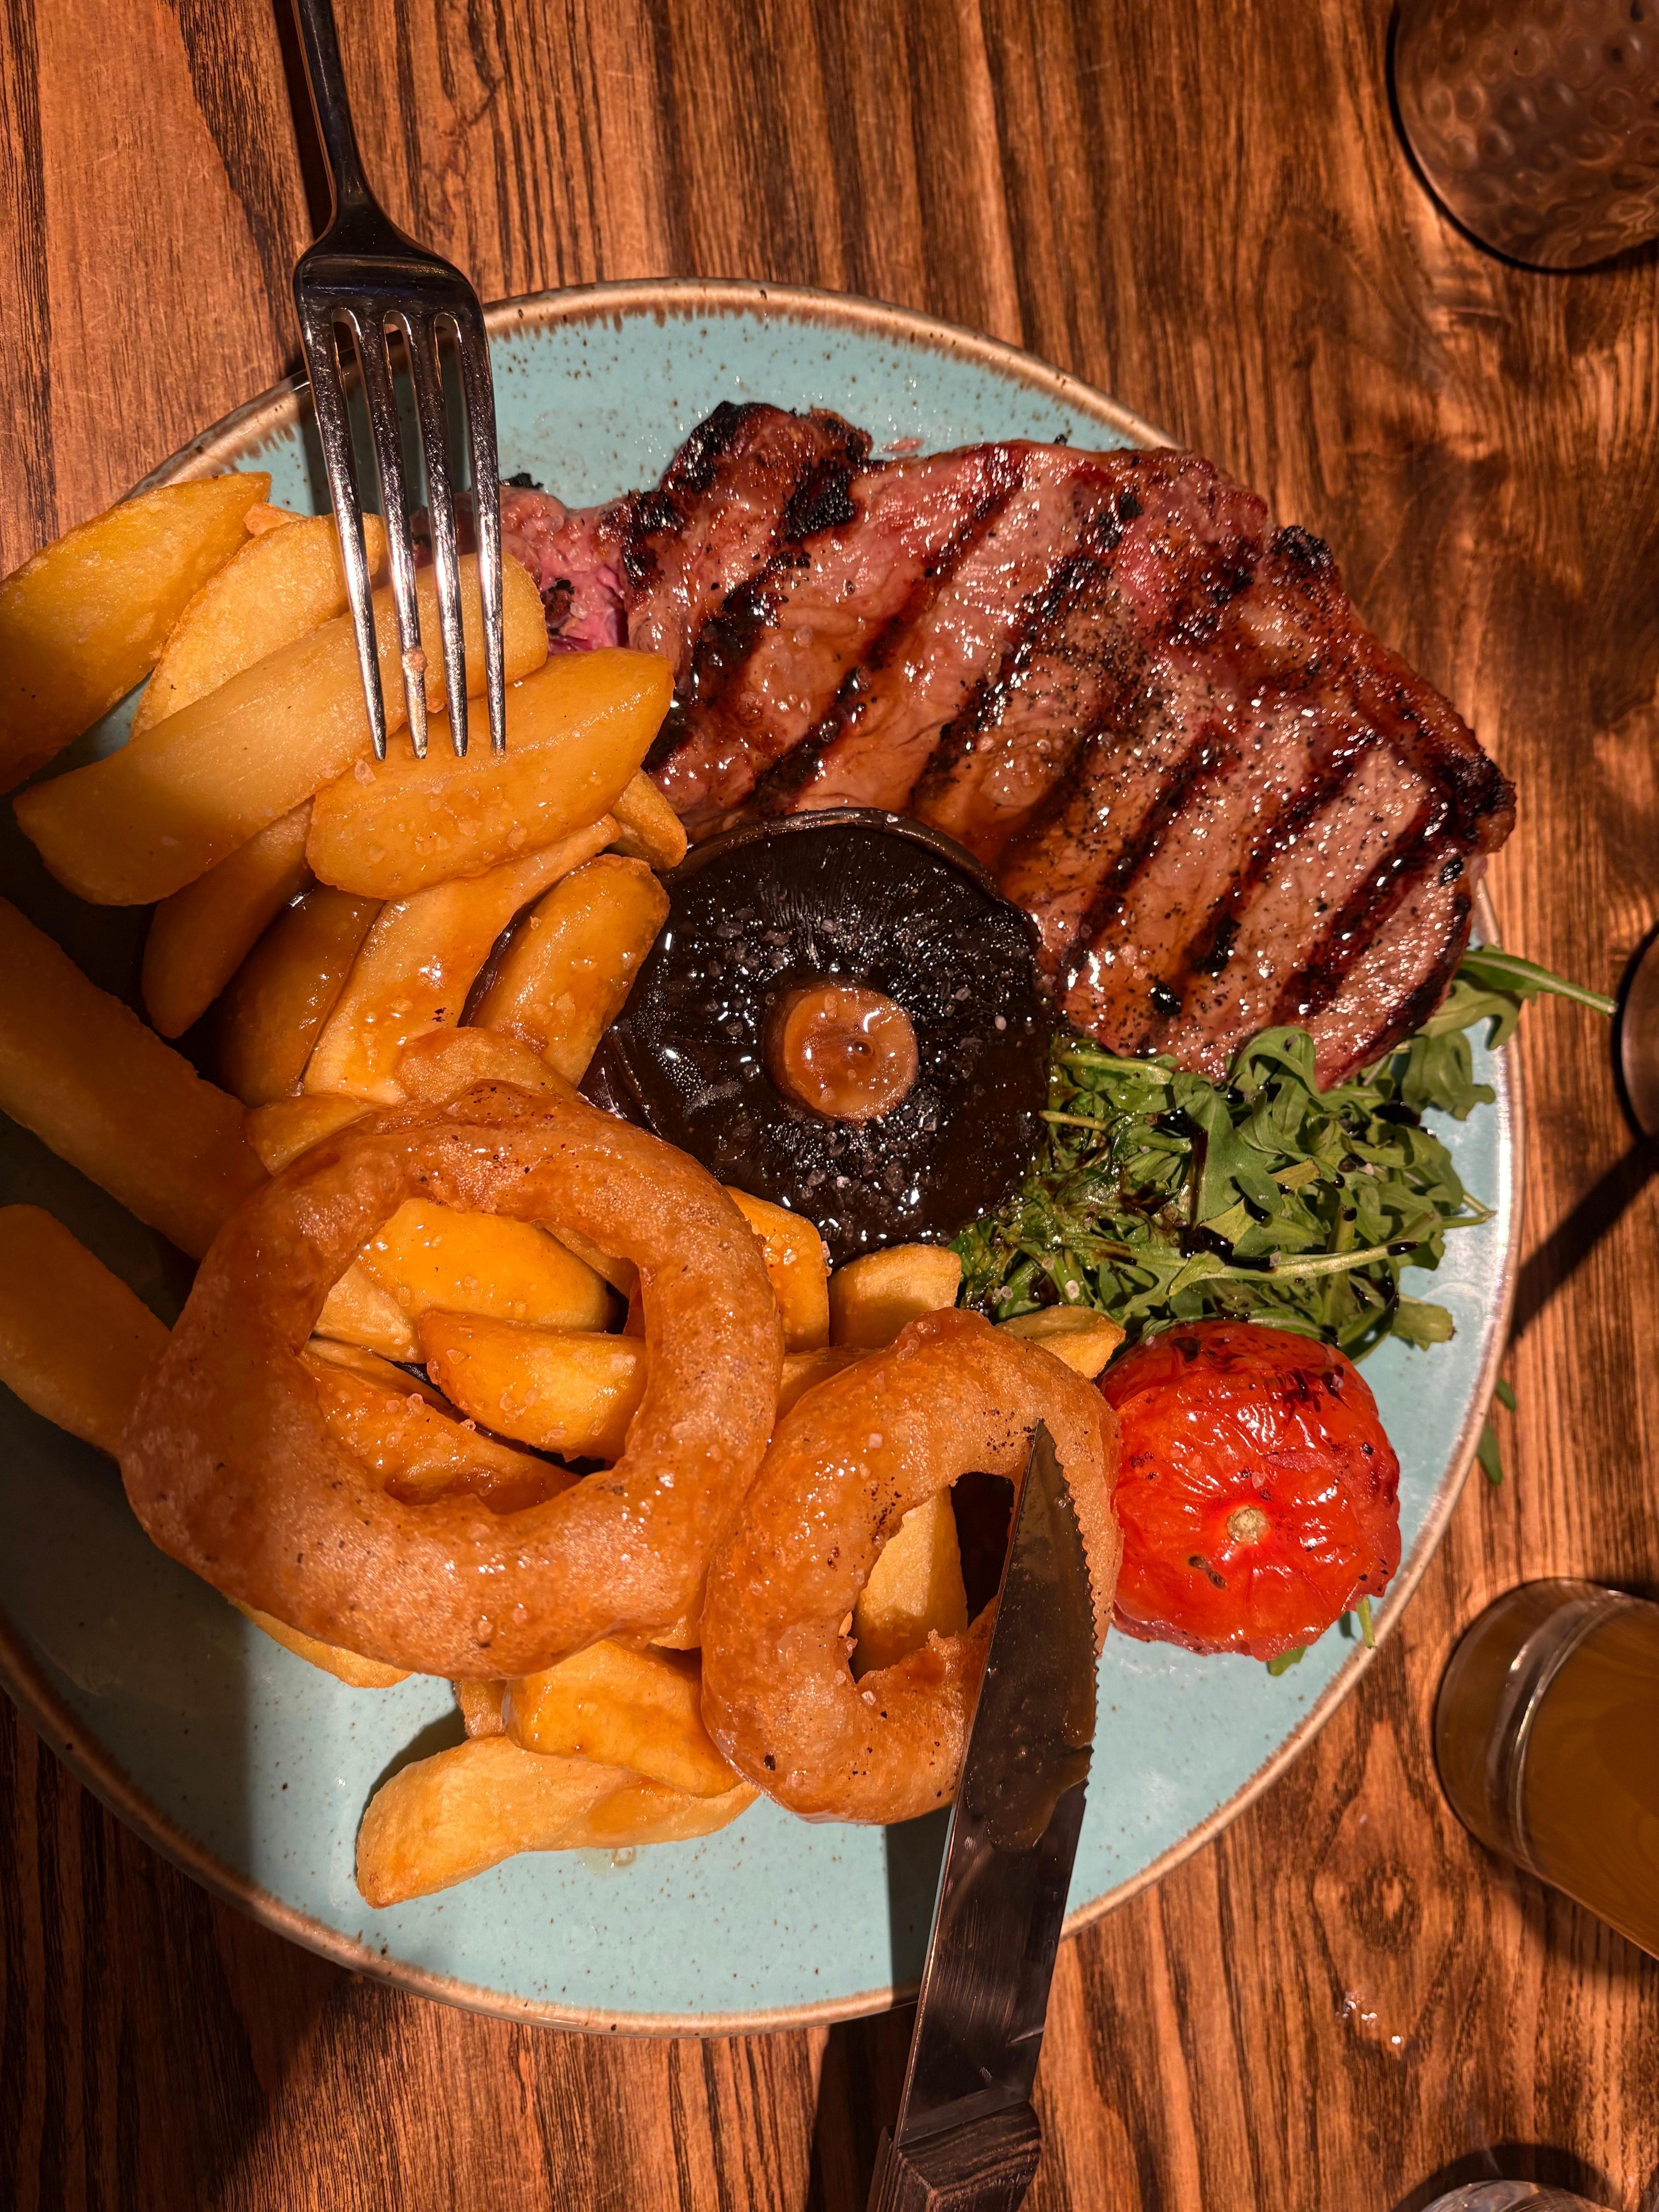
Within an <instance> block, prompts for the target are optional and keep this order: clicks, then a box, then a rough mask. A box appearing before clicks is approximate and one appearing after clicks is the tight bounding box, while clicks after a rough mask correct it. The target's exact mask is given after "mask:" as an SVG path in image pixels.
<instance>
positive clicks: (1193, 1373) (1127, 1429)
mask: <svg viewBox="0 0 1659 2212" xmlns="http://www.w3.org/2000/svg"><path fill="white" fill-rule="evenodd" d="M1100 1387H1101V1389H1102V1390H1103V1392H1104V1393H1105V1395H1106V1397H1107V1399H1108V1401H1109V1402H1110V1404H1111V1405H1112V1407H1114V1408H1115V1411H1116V1413H1117V1417H1118V1420H1119V1422H1120V1423H1121V1427H1122V1461H1121V1472H1120V1474H1119V1477H1118V1486H1117V1492H1116V1504H1117V1513H1118V1518H1119V1520H1120V1521H1121V1522H1122V1524H1123V1566H1122V1571H1121V1573H1120V1575H1119V1577H1118V1583H1117V1607H1116V1613H1115V1620H1116V1623H1117V1626H1119V1627H1121V1628H1123V1629H1126V1630H1127V1632H1128V1633H1129V1634H1130V1635H1131V1636H1139V1637H1144V1638H1148V1639H1152V1640H1156V1641H1158V1642H1162V1643H1167V1644H1185V1645H1186V1646H1187V1648H1188V1650H1191V1651H1243V1652H1247V1653H1249V1655H1250V1656H1251V1657H1253V1658H1256V1659H1276V1658H1278V1657H1279V1656H1280V1654H1281V1653H1283V1652H1285V1651H1291V1650H1295V1649H1296V1648H1297V1645H1299V1644H1311V1643H1312V1642H1313V1640H1314V1638H1316V1637H1317V1636H1322V1635H1323V1633H1324V1632H1325V1631H1326V1630H1327V1629H1328V1627H1329V1626H1331V1624H1332V1622H1333V1621H1334V1620H1337V1619H1338V1618H1339V1617H1340V1615H1341V1614H1342V1613H1346V1612H1347V1611H1348V1610H1349V1609H1350V1607H1353V1606H1355V1605H1357V1604H1358V1601H1359V1600H1360V1599H1361V1598H1362V1597H1370V1598H1376V1597H1378V1596H1380V1595H1382V1592H1383V1589H1384V1588H1385V1587H1386V1585H1387V1583H1388V1581H1389V1577H1390V1576H1391V1575H1392V1574H1393V1573H1394V1571H1395V1568H1396V1567H1397V1566H1398V1565H1400V1506H1399V1490H1400V1462H1399V1461H1398V1460H1397V1459H1396V1458H1395V1455H1394V1449H1393V1447H1392V1446H1391V1445H1390V1443H1389V1440H1388V1437H1386V1436H1385V1435H1384V1434H1383V1424H1382V1422H1381V1421H1380V1420H1379V1419H1377V1413H1376V1400H1375V1399H1374V1398H1373V1397H1372V1396H1371V1394H1370V1390H1369V1389H1367V1388H1366V1387H1365V1384H1364V1383H1363V1382H1362V1381H1361V1379H1360V1376H1359V1374H1358V1370H1357V1369H1356V1368H1355V1366H1354V1364H1353V1363H1352V1360H1350V1359H1347V1358H1345V1357H1344V1356H1343V1354H1342V1353H1341V1352H1337V1351H1334V1350H1333V1349H1332V1347H1331V1346H1328V1345H1324V1344H1316V1343H1315V1342H1314V1341H1313V1340H1311V1339H1310V1338H1309V1337H1305V1336H1292V1335H1291V1334H1290V1333H1289V1331H1288V1330H1285V1329H1282V1328H1262V1327H1261V1326H1260V1325H1259V1324H1257V1323H1255V1322H1232V1321H1205V1322H1188V1323H1182V1325H1181V1326H1179V1327H1177V1328H1171V1329H1166V1330H1164V1332H1163V1334H1160V1335H1158V1336H1154V1337H1149V1338H1148V1339H1147V1340H1146V1342H1145V1343H1144V1344H1139V1345H1137V1346H1135V1347H1134V1349H1133V1351H1132V1352H1125V1353H1124V1354H1123V1356H1122V1358H1120V1359H1117V1360H1115V1361H1114V1363H1113V1364H1112V1365H1111V1366H1109V1368H1108V1369H1107V1370H1106V1372H1105V1373H1104V1374H1103V1376H1101V1378H1100Z"/></svg>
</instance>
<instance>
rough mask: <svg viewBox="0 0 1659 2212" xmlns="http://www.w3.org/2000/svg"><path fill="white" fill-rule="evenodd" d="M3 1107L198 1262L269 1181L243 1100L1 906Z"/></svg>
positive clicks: (13, 910) (30, 925)
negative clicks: (208, 1079) (248, 1133)
mask: <svg viewBox="0 0 1659 2212" xmlns="http://www.w3.org/2000/svg"><path fill="white" fill-rule="evenodd" d="M239 526H240V517H239ZM0 1110H3V1111H4V1112H5V1113H8V1114H9V1115H11V1117H12V1119H13V1121H21V1123H22V1124H23V1126H24V1127H25V1128H27V1129H33V1132H34V1133H35V1135H36V1136H37V1137H39V1138H40V1139H41V1140H42V1142H43V1143H45V1144H47V1145H50V1146H51V1147H52V1151H53V1152H56V1153H57V1154H58V1158H60V1159H65V1160H67V1161H68V1162H69V1163H70V1166H71V1167H76V1168H79V1169H80V1170H81V1172H82V1175H84V1176H89V1177H90V1179H91V1180H92V1181H93V1182H95V1183H97V1184H98V1185H99V1186H100V1188H102V1189H104V1190H106V1191H108V1193H109V1194H110V1195H111V1197H112V1198H118V1199H119V1200H120V1201H121V1203H122V1205H123V1206H125V1207H127V1209H128V1210H129V1212H133V1213H136V1214H137V1217H138V1218H139V1219H140V1220H141V1221H143V1222H146V1223H148V1224H149V1227H150V1228H152V1229H159V1230H160V1231H161V1234H162V1235H163V1236H164V1237H171V1238H172V1239H173V1243H175V1244H177V1245H178V1246H179V1248H180V1249H181V1250H183V1251H185V1252H188V1253H190V1254H191V1255H192V1256H193V1257H196V1258H199V1257H200V1256H201V1255H202V1254H203V1253H204V1252H205V1251H206V1249H207V1248H208V1246H209V1245H210V1243H212V1242H213V1239H214V1237H215V1236H216V1233H217V1232H218V1230H219V1228H220V1226H221V1225H222V1222H223V1221H224V1219H225V1218H226V1216H227V1215H228V1214H229V1213H230V1212H233V1211H234V1208H235V1206H237V1204H238V1202H239V1201H240V1200H241V1199H243V1198H245V1197H246V1195H247V1194H248V1193H249V1192H250V1191H251V1190H254V1189H257V1188H258V1186H259V1184H261V1183H262V1182H264V1179H265V1172H264V1169H263V1168H262V1167H261V1166H260V1164H259V1163H258V1159H257V1158H255V1157H254V1154H253V1152H252V1149H251V1148H250V1146H248V1144H247V1143H246V1139H244V1137H243V1135H242V1114H241V1109H240V1107H239V1106H238V1105H237V1103H236V1101H235V1100H234V1098H229V1097H226V1095H225V1093H224V1092H223V1091H216V1089H215V1088H214V1086H213V1085H212V1084H210V1083H204V1081H203V1080H202V1079H201V1077H200V1076H199V1075H197V1073H196V1070H195V1069H194V1068H193V1067H192V1066H191V1064H190V1062H189V1061H188V1060H185V1058H184V1057H183V1055H182V1054H179V1053H176V1052H174V1050H173V1048H172V1046H171V1045H167V1044H163V1043H162V1042H161V1038H160V1037H158V1036H156V1035H155V1031H154V1030H148V1029H146V1028H145V1027H144V1024H143V1023H142V1022H141V1021H140V1020H139V1018H138V1017H137V1014H135V1013H134V1012H132V1010H131V1007H130V1006H123V1005H122V1003H121V1001H120V1000H118V999H112V998H111V996H110V995H109V994H108V993H107V992H106V991H100V990H99V989H98V988H97V987H96V985H95V984H93V983H90V982H88V980H87V978H86V977H85V976H84V975H82V973H81V970H80V969H78V968H77V967H76V965H75V963H74V962H73V961H72V960H71V959H70V957H69V955H68V954H67V953H66V952H64V951H61V950H60V949H59V948H58V945H55V944H54V943H53V942H52V939H51V938H49V937H47V936H46V935H45V934H44V933H43V932H41V931H40V930H38V929H36V928H35V927H34V925H33V923H32V922H30V921H25V920H24V918H23V916H22V915H21V914H19V913H18V911H17V909H16V908H15V906H11V905H9V904H8V903H7V902H6V901H5V900H3V899H0Z"/></svg>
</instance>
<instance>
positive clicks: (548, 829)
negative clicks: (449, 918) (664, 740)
mask: <svg viewBox="0 0 1659 2212" xmlns="http://www.w3.org/2000/svg"><path fill="white" fill-rule="evenodd" d="M671 690H672V679H671V675H670V671H669V667H668V664H667V662H666V661H664V660H659V659H655V658H654V656H653V655H652V654H650V653H625V652H620V651H602V652H598V653H558V654H556V655H555V656H554V657H553V658H552V659H550V660H549V661H548V662H547V663H546V665H544V667H542V668H539V669H538V670H537V671H535V672H534V673H533V674H532V675H530V676H527V677H526V678H525V679H524V681H523V682H522V683H521V684H514V685H513V687H512V689H511V690H509V691H508V692H507V750H506V752H505V754H496V753H492V752H491V751H490V750H489V747H488V746H487V745H477V744H475V745H471V746H469V748H468V750H467V752H466V755H465V758H463V759H459V760H458V759H457V758H456V757H455V754H454V752H453V750H452V748H451V745H450V742H449V728H448V724H447V720H445V719H443V718H438V719H436V720H434V721H433V723H432V725H431V730H430V735H429V738H428V746H427V756H426V758H425V759H424V760H415V759H413V758H412V757H410V755H409V754H408V753H407V752H406V751H404V752H400V753H399V754H398V757H395V758H388V759H386V760H385V761H379V762H376V761H360V762H359V763H357V764H356V767H355V768H354V769H351V770H350V771H349V773H348V774H346V775H342V776H339V777H337V778H336V780H335V781H333V782H332V783H331V784H328V785H326V786H325V787H324V788H323V789H322V790H321V791H319V793H318V794H317V803H316V806H315V809H314V811H313V814H312V817H311V838H310V856H311V865H312V866H313V868H314V869H315V870H316V872H317V874H318V875H319V877H320V878H321V879H322V880H323V882H325V883H327V884H338V885H339V887H340V888H341V889H342V890H349V891H356V892H359V893H360V894H362V896H365V897H369V898H384V899H394V898H407V897H408V896H410V893H411V892H413V891H418V890H423V889H424V888H425V887H426V886H427V885H428V884H436V883H442V882H444V881H445V880H447V878H449V877H451V876H472V875H477V874H478V873H479V872H480V871H481V870H483V869H484V868H491V867H495V866H498V865H499V864H500V863H501V861H503V860H513V859H515V858H516V857H517V856H518V855H519V854H523V853H526V852H532V851H533V850H535V849H536V848H537V847H538V846H543V845H552V844H556V843H557V842H558V841H559V839H560V838H562V837H566V836H569V835H570V833H571V831H572V830H574V829H586V826H587V825H588V823H592V822H597V821H598V820H599V818H600V817H601V816H604V815H609V814H610V813H611V810H612V805H613V802H614V801H616V800H617V799H618V797H619V795H620V794H621V793H623V791H624V790H626V789H627V788H629V784H630V780H631V779H633V778H634V775H635V770H636V769H637V768H638V767H639V764H640V762H641V760H642V759H643V758H644V757H645V750H646V747H647V745H648V744H650V742H651V740H652V738H653V737H654V735H655V734H656V730H657V726H658V724H659V722H660V721H661V720H662V718H663V715H664V714H665V712H666V711H667V707H668V702H669V698H670V696H671ZM659 803H662V802H659ZM616 834H617V825H615V824H613V826H612V829H611V836H613V837H614V836H616ZM607 842H609V839H607Z"/></svg>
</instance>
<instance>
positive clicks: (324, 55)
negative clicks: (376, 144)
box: [294, 0, 375, 220]
mask: <svg viewBox="0 0 1659 2212" xmlns="http://www.w3.org/2000/svg"><path fill="white" fill-rule="evenodd" d="M294 20H295V22H296V23H297V24H298V25H299V27H300V45H301V49H302V50H303V52H304V54H305V58H306V78H307V82H308V83H309V84H310V87H311V105H312V108H313V112H315V114H316V118H317V135H318V136H319V138H320V139H321V140H322V142H323V156H324V159H325V161H327V163H328V175H329V183H330V185H331V186H332V188H333V192H334V215H335V219H336V220H338V218H339V217H340V216H342V215H344V214H347V213H349V212H352V211H354V210H357V209H359V208H372V207H374V205H375V199H374V193H373V192H371V191H370V190H369V189H368V183H367V181H366V180H365V179H364V176H363V164H362V155H360V154H359V153H358V151H357V133H356V131H355V130H354V129H353V128H352V122H351V103H350V101H349V100H348V99H347V98H346V86H345V71H344V70H343V69H342V68H341V66H340V42H339V40H338V39H337V37H336V35H335V31H334V10H333V8H332V7H331V5H330V0H294Z"/></svg>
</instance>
